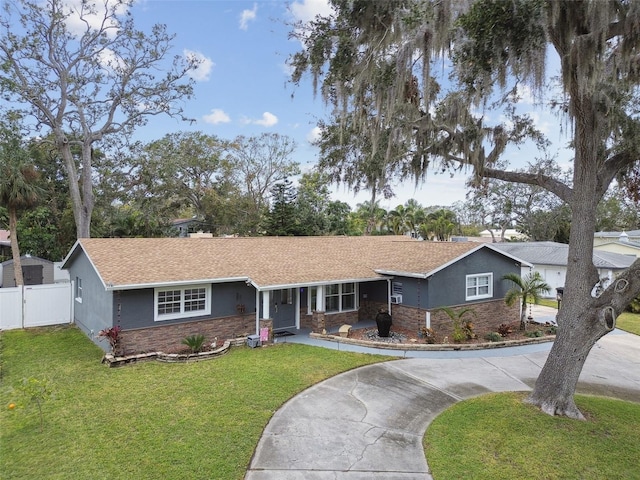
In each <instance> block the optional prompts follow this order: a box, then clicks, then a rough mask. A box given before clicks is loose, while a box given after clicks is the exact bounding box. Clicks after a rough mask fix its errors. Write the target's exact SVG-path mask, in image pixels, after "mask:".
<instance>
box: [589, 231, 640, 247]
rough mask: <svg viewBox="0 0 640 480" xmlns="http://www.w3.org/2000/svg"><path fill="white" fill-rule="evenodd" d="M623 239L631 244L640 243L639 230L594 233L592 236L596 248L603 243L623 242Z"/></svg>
mask: <svg viewBox="0 0 640 480" xmlns="http://www.w3.org/2000/svg"><path fill="white" fill-rule="evenodd" d="M624 238H626V239H627V240H628V241H630V242H633V243H640V230H629V231H628V232H596V233H594V234H593V244H594V245H596V246H597V245H602V244H604V243H610V242H616V241H623V239H624Z"/></svg>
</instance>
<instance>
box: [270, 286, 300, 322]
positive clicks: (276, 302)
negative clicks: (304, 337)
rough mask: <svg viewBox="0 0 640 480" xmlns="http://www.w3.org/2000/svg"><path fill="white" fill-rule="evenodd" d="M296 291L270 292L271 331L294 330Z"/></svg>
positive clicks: (284, 289) (287, 289) (288, 289)
mask: <svg viewBox="0 0 640 480" xmlns="http://www.w3.org/2000/svg"><path fill="white" fill-rule="evenodd" d="M296 293H297V291H296V289H294V288H283V289H281V290H273V291H272V292H271V305H272V306H271V308H272V311H271V317H272V318H273V329H274V330H283V329H285V328H296V303H297V302H296Z"/></svg>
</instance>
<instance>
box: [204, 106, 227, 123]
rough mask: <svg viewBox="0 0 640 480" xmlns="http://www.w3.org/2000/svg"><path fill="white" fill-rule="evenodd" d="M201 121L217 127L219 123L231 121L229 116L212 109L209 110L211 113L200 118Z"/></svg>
mask: <svg viewBox="0 0 640 480" xmlns="http://www.w3.org/2000/svg"><path fill="white" fill-rule="evenodd" d="M202 119H203V120H204V121H205V122H206V123H211V124H212V125H218V124H219V123H229V122H230V121H231V118H229V115H227V114H226V113H225V111H224V110H222V109H220V108H214V109H213V110H211V113H210V114H209V115H205V116H204V117H202Z"/></svg>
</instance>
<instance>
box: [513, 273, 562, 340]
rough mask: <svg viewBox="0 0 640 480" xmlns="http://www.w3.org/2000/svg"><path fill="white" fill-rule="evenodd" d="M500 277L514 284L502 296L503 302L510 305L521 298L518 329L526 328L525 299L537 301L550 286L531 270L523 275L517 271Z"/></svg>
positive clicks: (549, 289)
mask: <svg viewBox="0 0 640 480" xmlns="http://www.w3.org/2000/svg"><path fill="white" fill-rule="evenodd" d="M502 279H503V280H509V281H511V282H513V284H514V286H513V287H512V288H511V289H509V291H508V292H507V294H506V295H505V297H504V301H505V303H506V304H507V305H509V306H511V305H513V303H514V302H515V301H517V300H518V299H521V300H522V305H521V307H520V309H521V311H520V330H526V329H527V324H526V322H525V319H526V316H527V301H529V302H533V303H538V302H539V301H540V295H541V294H542V293H549V292H550V291H551V287H550V286H549V285H548V284H547V282H545V281H544V278H542V275H540V272H533V273H530V274H528V275H525V276H524V277H521V276H520V275H518V274H517V273H507V274H506V275H504V276H503V277H502Z"/></svg>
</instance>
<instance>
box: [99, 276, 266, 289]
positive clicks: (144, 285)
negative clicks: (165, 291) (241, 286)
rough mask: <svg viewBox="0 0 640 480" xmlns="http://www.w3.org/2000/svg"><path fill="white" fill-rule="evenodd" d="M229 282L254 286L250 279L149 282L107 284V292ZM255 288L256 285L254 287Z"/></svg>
mask: <svg viewBox="0 0 640 480" xmlns="http://www.w3.org/2000/svg"><path fill="white" fill-rule="evenodd" d="M229 282H245V283H247V284H251V285H254V284H253V282H252V281H251V279H249V277H228V278H206V279H202V280H179V281H166V282H147V283H127V284H117V285H116V284H113V283H109V282H107V283H106V284H105V289H106V290H107V291H116V290H140V289H143V288H161V287H171V286H183V285H202V284H207V283H229ZM254 286H255V285H254Z"/></svg>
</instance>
